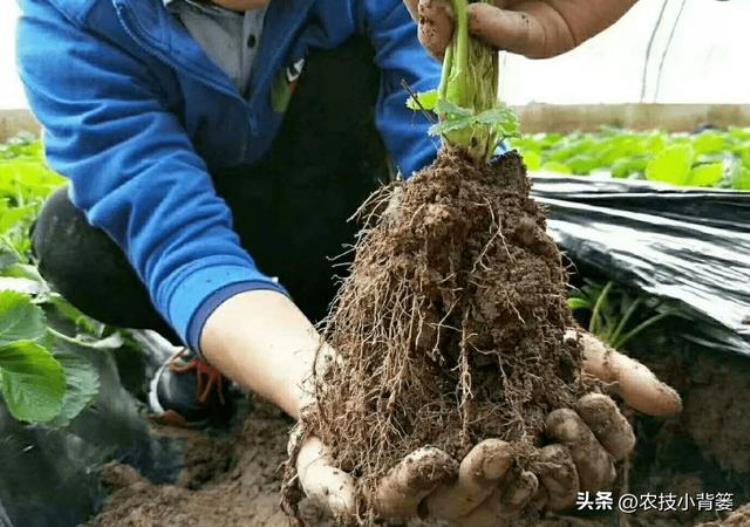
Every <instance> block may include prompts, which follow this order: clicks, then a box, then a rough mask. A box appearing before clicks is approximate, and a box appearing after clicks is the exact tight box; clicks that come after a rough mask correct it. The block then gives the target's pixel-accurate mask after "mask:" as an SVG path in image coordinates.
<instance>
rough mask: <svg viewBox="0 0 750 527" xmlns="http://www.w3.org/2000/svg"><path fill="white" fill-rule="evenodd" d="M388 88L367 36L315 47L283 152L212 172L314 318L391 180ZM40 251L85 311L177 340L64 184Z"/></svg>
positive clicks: (278, 144) (246, 237)
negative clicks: (382, 126) (382, 103)
mask: <svg viewBox="0 0 750 527" xmlns="http://www.w3.org/2000/svg"><path fill="white" fill-rule="evenodd" d="M379 84H380V82H379V73H378V70H377V68H376V67H375V65H374V64H373V53H372V50H371V48H370V47H369V45H368V44H366V43H365V42H364V41H363V40H360V39H355V40H352V41H350V42H348V43H347V44H345V45H344V46H342V47H340V48H338V49H336V50H333V51H315V52H312V53H311V55H310V57H309V59H308V62H307V67H306V71H305V73H304V74H303V76H302V78H301V79H300V82H299V85H298V87H297V91H296V93H295V95H294V98H293V100H292V102H291V104H290V107H289V109H288V111H287V115H286V117H285V121H284V124H283V126H282V129H281V132H280V135H279V136H278V137H277V139H276V141H275V143H274V147H273V149H272V151H271V152H269V154H268V155H267V156H266V158H265V159H264V160H263V161H261V162H260V163H258V164H257V165H254V166H252V167H246V168H238V169H234V170H228V171H222V172H220V173H215V174H212V177H213V180H214V184H215V186H216V189H217V191H218V193H219V195H220V196H222V197H223V198H224V200H226V202H227V204H228V205H229V207H230V209H231V210H232V214H233V217H234V225H235V230H236V231H237V233H238V234H239V235H240V238H241V240H242V244H243V246H244V247H245V248H246V249H247V250H248V251H249V252H250V254H252V256H253V257H254V258H255V260H256V263H257V264H258V266H259V268H260V269H262V270H263V271H264V272H266V273H268V274H269V275H271V276H278V277H279V280H280V281H281V283H282V284H283V285H284V286H285V287H286V288H287V289H288V290H289V292H290V293H291V295H292V297H293V299H294V300H295V302H296V303H297V305H298V306H299V307H300V308H301V309H302V311H304V312H305V314H306V315H307V316H308V317H310V318H311V319H313V320H318V319H320V318H322V317H323V316H324V315H325V313H326V310H327V307H328V304H329V302H330V300H331V299H332V297H333V295H334V293H335V290H336V283H335V280H334V275H335V274H339V275H340V274H342V273H343V272H344V269H343V268H341V266H340V261H331V258H332V257H335V256H337V255H340V254H341V253H342V252H344V251H345V245H346V244H347V243H349V242H350V241H351V240H352V239H353V236H354V234H355V232H356V230H357V227H356V225H354V224H352V222H347V219H348V218H349V217H350V216H351V215H352V214H353V213H354V212H355V211H356V209H357V207H358V206H359V205H360V204H361V203H362V201H363V200H364V199H365V198H366V197H367V195H368V194H369V193H370V192H371V191H372V190H374V188H375V187H376V186H377V183H378V182H383V181H386V180H387V179H388V178H389V171H388V165H387V163H386V152H385V149H384V147H383V144H382V141H381V139H380V137H379V135H378V133H377V131H376V130H375V126H374V108H375V103H376V99H377V94H378V89H379ZM33 247H34V252H35V254H36V257H37V258H38V261H39V269H40V272H41V274H42V276H43V277H44V278H45V279H46V280H47V281H48V282H49V283H50V284H52V286H53V287H54V288H55V289H57V290H58V291H59V292H60V293H61V294H62V295H63V296H64V297H65V298H66V299H68V301H70V302H71V303H72V304H73V305H75V306H76V307H78V308H79V309H80V310H81V311H83V312H84V313H86V314H88V315H89V316H91V317H93V318H95V319H97V320H100V321H101V322H104V323H106V324H109V325H112V326H119V327H129V328H141V329H154V330H156V331H158V332H160V333H162V334H163V335H164V336H166V337H167V338H169V339H170V340H173V341H176V336H175V335H174V333H173V332H172V330H171V329H170V328H169V327H168V326H167V325H166V323H165V322H164V320H163V319H162V318H161V317H160V315H159V314H157V312H156V311H155V309H154V307H153V305H152V304H151V301H150V299H149V296H148V293H147V292H146V288H145V286H144V285H143V284H142V283H141V281H140V280H139V278H138V277H137V275H136V273H135V271H134V270H133V269H132V267H131V266H130V264H129V263H128V262H127V260H126V258H125V256H124V254H123V253H122V251H121V250H120V249H119V247H118V246H117V245H116V244H115V243H114V242H113V241H112V240H111V239H110V238H109V237H108V236H107V235H106V234H104V233H103V232H102V231H100V230H98V229H96V228H94V227H91V226H90V225H89V224H88V223H87V221H86V219H85V218H84V216H83V214H82V213H81V212H80V211H79V210H78V209H76V208H75V207H74V206H73V205H72V204H71V203H70V201H69V200H68V197H67V194H66V191H65V190H64V189H63V190H61V191H58V192H57V193H55V194H54V195H53V196H52V197H51V198H50V199H49V201H48V202H47V204H46V205H45V207H44V210H43V212H42V214H41V216H40V217H39V219H38V221H37V223H36V226H35V228H34V232H33Z"/></svg>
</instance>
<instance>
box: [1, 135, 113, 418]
mask: <svg viewBox="0 0 750 527" xmlns="http://www.w3.org/2000/svg"><path fill="white" fill-rule="evenodd" d="M64 183H65V180H64V179H63V178H62V177H61V176H59V175H57V174H55V173H54V172H52V171H51V170H49V169H48V168H47V166H46V164H45V162H44V158H43V153H42V146H41V144H40V142H39V141H38V140H36V138H34V137H33V136H20V137H17V138H15V139H13V140H12V141H10V142H9V143H8V144H4V145H0V393H1V394H2V399H3V400H4V402H5V406H6V407H7V409H8V411H9V412H10V414H11V415H12V416H13V417H14V418H16V419H18V420H20V421H24V422H28V423H33V424H44V425H46V426H50V427H62V426H66V425H67V424H68V423H69V422H70V421H71V420H72V419H73V418H75V417H76V416H77V415H78V414H79V413H80V412H81V411H83V410H84V409H85V408H86V407H87V406H89V405H90V404H92V402H93V401H94V400H95V398H96V396H97V394H98V391H99V377H98V373H97V370H96V368H95V367H94V365H93V364H92V363H91V361H90V360H88V359H87V358H86V356H85V354H83V353H76V352H75V351H76V350H77V349H78V350H79V351H80V348H81V347H86V348H96V349H99V350H107V349H115V348H119V347H120V346H121V345H122V338H121V337H120V335H119V334H117V333H114V332H112V331H111V330H109V329H108V328H106V327H105V326H103V325H102V324H100V323H98V322H96V321H94V320H92V319H90V318H89V317H87V316H85V315H83V314H82V313H81V312H80V311H78V310H77V309H76V308H75V307H73V306H72V305H70V304H69V303H68V302H66V301H65V300H64V299H63V298H62V297H61V296H60V295H59V294H57V293H55V292H54V291H52V290H51V288H50V287H49V286H48V284H46V283H45V281H44V279H43V278H42V277H41V276H40V274H39V272H38V271H37V268H36V266H35V265H34V262H33V257H32V254H31V240H30V235H29V232H30V228H31V225H32V223H33V221H34V219H35V218H36V217H37V215H38V214H39V212H40V210H41V207H42V205H43V203H44V200H45V199H46V198H47V197H48V196H49V195H50V194H51V193H52V192H53V191H54V190H56V189H57V188H59V187H61V186H62V185H64ZM71 344H72V345H73V346H71Z"/></svg>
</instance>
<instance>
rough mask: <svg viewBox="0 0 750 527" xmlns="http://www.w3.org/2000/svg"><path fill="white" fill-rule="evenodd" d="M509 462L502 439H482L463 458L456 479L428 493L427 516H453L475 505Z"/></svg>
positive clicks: (492, 487)
mask: <svg viewBox="0 0 750 527" xmlns="http://www.w3.org/2000/svg"><path fill="white" fill-rule="evenodd" d="M512 464H513V456H512V452H511V446H510V444H509V443H506V442H505V441H500V440H498V439H488V440H486V441H483V442H482V443H480V444H479V445H477V446H476V447H474V448H473V449H472V450H471V452H469V454H468V455H467V456H466V457H465V458H464V460H463V461H462V462H461V465H460V467H459V470H458V479H457V480H456V482H454V483H452V484H449V485H443V486H441V487H440V488H438V489H437V490H436V491H435V492H433V493H432V494H430V495H429V496H428V498H427V500H426V502H425V509H426V510H427V512H428V514H429V515H430V516H434V517H436V518H440V519H450V520H455V519H458V518H462V517H464V516H466V515H467V514H469V513H470V512H471V511H473V510H474V509H476V508H477V507H478V506H479V505H480V504H481V503H482V502H483V501H485V500H486V499H487V498H488V497H489V496H490V495H491V494H492V493H493V492H494V491H495V490H496V489H497V485H498V481H500V479H501V478H502V477H503V476H505V474H506V473H507V472H508V469H510V467H511V465H512Z"/></svg>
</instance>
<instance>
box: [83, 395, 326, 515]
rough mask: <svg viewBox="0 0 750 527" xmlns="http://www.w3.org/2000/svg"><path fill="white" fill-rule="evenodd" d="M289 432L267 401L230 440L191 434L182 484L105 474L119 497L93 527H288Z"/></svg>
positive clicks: (125, 470)
mask: <svg viewBox="0 0 750 527" xmlns="http://www.w3.org/2000/svg"><path fill="white" fill-rule="evenodd" d="M289 428H290V422H289V420H288V419H286V418H284V417H283V416H282V414H281V412H279V411H278V410H275V409H273V408H271V407H270V406H267V405H264V404H259V405H258V406H257V408H256V409H254V410H253V411H252V412H251V416H250V417H249V418H248V419H247V421H246V422H245V425H244V426H242V427H240V429H239V430H237V431H236V432H235V433H234V434H232V435H231V436H230V437H224V438H214V439H212V438H209V437H207V436H205V435H202V434H201V433H198V432H193V433H189V432H183V433H182V435H183V436H184V437H185V439H186V440H187V441H188V443H189V448H188V449H187V452H186V457H185V470H184V471H183V474H182V476H181V478H180V481H179V482H178V483H177V484H176V485H154V484H152V483H150V482H149V481H147V480H145V479H143V478H142V477H141V476H140V475H138V474H137V473H136V472H135V471H134V470H133V469H132V468H130V467H128V466H126V465H120V464H112V465H109V466H108V467H106V468H105V470H104V474H103V475H104V482H105V484H107V485H108V486H110V487H111V488H112V490H113V493H112V495H111V496H110V499H109V501H108V503H107V504H106V505H105V507H104V510H103V511H102V512H101V513H100V515H99V516H98V517H97V518H96V519H94V520H93V521H92V523H91V524H90V527H251V526H252V527H288V525H289V520H288V519H287V517H286V515H285V514H284V513H283V512H282V511H281V508H280V506H279V504H280V497H279V496H280V495H279V486H280V481H281V477H280V469H281V465H282V463H283V461H284V459H285V458H286V444H287V439H288V433H289ZM168 432H170V433H174V432H171V431H168ZM301 510H302V515H303V517H304V518H305V520H306V521H307V522H308V523H309V524H310V525H319V526H321V527H328V526H329V525H332V524H331V523H330V522H328V521H327V520H326V519H325V517H324V516H323V514H322V513H321V512H320V511H319V510H318V509H316V508H315V507H314V506H313V505H312V504H308V503H305V504H303V506H302V509H301Z"/></svg>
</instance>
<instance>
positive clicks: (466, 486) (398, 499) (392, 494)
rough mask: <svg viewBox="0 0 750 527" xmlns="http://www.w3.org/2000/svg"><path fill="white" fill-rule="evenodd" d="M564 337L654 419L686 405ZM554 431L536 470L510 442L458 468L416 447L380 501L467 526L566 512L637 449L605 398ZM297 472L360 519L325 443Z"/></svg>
mask: <svg viewBox="0 0 750 527" xmlns="http://www.w3.org/2000/svg"><path fill="white" fill-rule="evenodd" d="M565 338H566V339H580V342H581V344H582V347H583V355H584V364H583V367H584V370H585V371H586V372H587V373H588V374H590V375H593V376H595V377H598V378H599V379H601V380H602V381H604V382H607V383H612V384H613V386H614V387H615V389H616V390H617V391H618V393H619V394H620V396H621V397H622V398H623V399H624V400H625V402H626V403H627V404H628V405H629V406H631V407H633V408H635V409H637V410H639V411H641V412H643V413H646V414H648V415H653V416H667V415H671V414H674V413H677V412H679V411H680V409H681V404H682V403H681V401H680V397H679V395H678V394H677V393H676V392H675V391H674V390H672V389H671V388H670V387H669V386H667V385H665V384H663V383H662V382H660V381H659V380H658V379H657V378H656V376H654V374H653V373H651V371H650V370H648V368H646V367H645V366H643V365H642V364H640V363H639V362H637V361H635V360H633V359H630V358H628V357H626V356H624V355H622V354H620V353H617V352H615V351H613V350H611V349H608V348H606V346H605V345H604V344H602V343H601V342H599V341H598V340H597V339H596V338H594V337H592V336H591V335H589V334H586V333H583V332H578V331H577V330H571V331H569V332H568V333H567V334H566V337H565ZM547 435H548V437H549V438H550V439H551V440H552V441H557V443H555V444H551V445H548V446H545V447H543V448H541V449H539V451H538V456H536V457H537V462H536V463H534V466H533V470H534V472H531V471H522V470H519V469H518V468H516V467H515V466H514V463H513V452H512V445H510V444H509V443H506V442H504V441H500V440H496V439H489V440H486V441H483V442H482V443H480V444H479V445H477V446H476V447H474V449H473V450H472V451H471V452H469V454H468V455H467V456H466V457H465V458H464V459H463V461H461V463H460V464H459V463H457V462H456V461H455V460H453V459H452V458H451V457H450V456H449V455H448V454H446V453H445V452H443V451H441V450H439V449H437V448H434V447H424V448H422V449H419V450H417V451H416V452H414V453H412V454H411V455H409V456H407V457H406V458H405V459H404V460H403V461H402V462H401V463H400V464H399V465H397V466H396V467H394V468H393V469H392V470H391V471H390V473H389V474H388V475H387V476H386V477H384V478H383V481H382V482H381V485H380V486H379V488H378V490H377V493H376V496H374V497H373V498H374V501H375V503H376V504H377V509H378V511H379V513H380V514H381V516H382V517H383V518H409V517H415V516H421V517H432V518H437V519H442V520H448V521H452V522H454V523H456V524H458V525H461V526H465V527H483V526H487V527H490V526H492V527H502V526H504V525H506V524H509V523H511V522H512V520H513V518H516V517H518V516H519V515H521V514H522V513H523V512H524V511H525V510H527V508H529V507H531V508H533V509H542V508H544V507H546V508H548V509H550V510H556V511H557V510H564V509H567V508H569V507H571V506H573V505H574V504H575V499H576V496H577V493H578V492H579V491H589V492H596V491H599V490H603V489H606V488H608V487H609V486H610V485H611V484H612V483H613V481H614V479H615V476H616V473H615V467H614V463H615V461H619V460H622V459H623V458H625V457H626V456H627V455H628V454H630V452H631V451H632V449H633V447H634V445H635V437H634V435H633V430H632V428H631V427H630V424H629V423H628V421H627V420H626V419H625V417H624V416H623V415H622V414H621V413H620V410H619V409H618V408H617V405H616V404H615V402H614V401H613V400H612V399H610V398H609V397H607V396H606V395H602V394H589V395H587V396H585V397H583V398H581V399H580V400H579V401H578V404H577V405H576V408H575V410H572V409H560V410H556V411H554V412H552V413H551V414H550V415H549V416H548V418H547ZM297 469H298V474H299V478H300V483H301V485H302V488H303V489H304V491H305V493H306V494H307V495H308V496H309V497H311V498H313V499H315V500H316V501H318V502H320V503H322V504H323V505H324V506H326V507H327V508H328V509H330V510H331V512H333V513H334V514H335V515H336V516H340V517H350V516H351V515H353V513H354V511H355V507H356V501H355V480H354V478H353V477H352V476H351V475H349V474H346V473H345V472H343V471H341V470H339V469H337V468H336V467H335V466H334V463H333V461H332V458H331V455H330V452H329V451H328V449H327V448H326V446H325V445H323V444H322V442H321V441H320V440H318V439H317V438H314V437H313V438H309V439H307V440H306V441H305V442H304V443H303V446H302V448H301V451H300V452H299V456H298V458H297Z"/></svg>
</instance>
